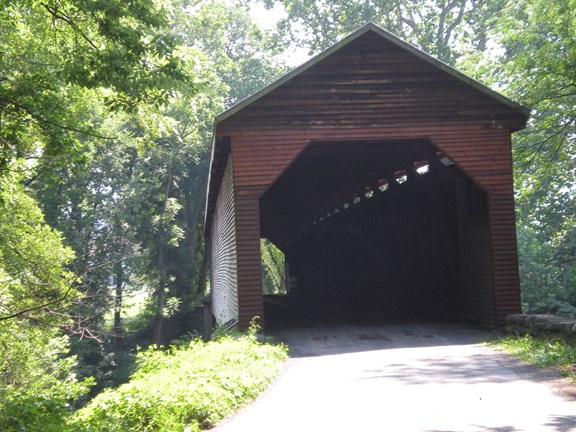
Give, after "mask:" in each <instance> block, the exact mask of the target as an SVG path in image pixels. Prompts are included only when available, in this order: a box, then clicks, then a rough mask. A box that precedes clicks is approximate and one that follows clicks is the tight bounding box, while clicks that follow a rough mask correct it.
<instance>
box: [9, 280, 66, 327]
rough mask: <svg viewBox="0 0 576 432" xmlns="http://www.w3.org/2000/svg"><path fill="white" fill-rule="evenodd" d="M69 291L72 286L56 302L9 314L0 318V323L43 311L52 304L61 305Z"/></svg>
mask: <svg viewBox="0 0 576 432" xmlns="http://www.w3.org/2000/svg"><path fill="white" fill-rule="evenodd" d="M71 290H72V285H70V286H69V287H68V289H67V290H66V292H65V293H64V294H63V295H62V296H61V297H60V298H57V299H56V300H52V301H49V302H47V303H44V304H41V305H38V306H33V307H30V308H28V309H23V310H21V311H18V312H14V313H13V314H10V315H5V316H0V321H7V320H9V319H13V318H17V317H19V316H22V315H26V314H27V313H30V312H34V311H36V310H40V309H45V308H47V307H48V306H52V305H54V304H57V303H61V302H63V301H64V300H66V298H67V297H68V294H70V291H71Z"/></svg>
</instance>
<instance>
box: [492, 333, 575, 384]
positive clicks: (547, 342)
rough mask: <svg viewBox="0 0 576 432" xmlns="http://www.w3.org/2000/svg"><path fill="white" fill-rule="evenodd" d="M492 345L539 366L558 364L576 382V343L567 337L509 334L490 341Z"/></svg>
mask: <svg viewBox="0 0 576 432" xmlns="http://www.w3.org/2000/svg"><path fill="white" fill-rule="evenodd" d="M489 344H490V345H492V346H495V347H497V348H501V349H505V350H506V351H508V352H510V353H511V354H513V355H514V356H516V357H518V358H520V359H522V360H524V361H527V362H529V363H532V364H536V365H539V366H546V367H548V366H556V367H559V368H560V369H561V370H562V372H563V373H564V374H565V375H567V376H569V377H570V378H572V379H573V380H574V381H575V382H576V367H575V365H576V343H575V342H574V341H568V340H565V339H549V338H545V337H535V336H530V335H525V336H509V337H507V338H504V339H499V340H495V341H490V342H489Z"/></svg>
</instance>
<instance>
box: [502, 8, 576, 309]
mask: <svg viewBox="0 0 576 432" xmlns="http://www.w3.org/2000/svg"><path fill="white" fill-rule="evenodd" d="M574 11H576V2H575V1H574V0H561V1H558V2H546V1H540V0H535V1H524V0H523V1H519V2H514V3H511V4H509V5H508V7H507V8H506V9H505V10H504V11H503V12H504V13H503V17H502V20H501V21H500V22H499V25H498V27H497V30H498V35H499V42H500V44H501V45H502V47H503V48H504V51H503V54H502V59H501V62H502V64H504V67H503V69H502V73H501V76H500V83H501V85H502V86H503V87H504V88H505V89H506V91H507V92H508V93H509V94H510V95H511V96H512V97H513V98H515V99H517V100H520V101H521V102H523V103H524V104H525V105H527V106H529V107H530V108H531V109H532V118H531V120H530V123H529V126H528V128H527V129H526V130H525V131H522V132H521V133H518V134H516V139H515V142H514V157H515V162H516V164H515V167H516V190H517V205H518V220H519V223H518V225H519V249H520V263H521V279H522V286H523V295H524V302H525V304H526V309H527V311H536V312H558V311H560V312H562V313H564V314H566V313H568V314H572V315H574V316H576V309H575V308H576V278H575V275H576V259H575V258H574V257H575V256H576V255H575V254H574V252H575V251H576V249H575V245H574V240H573V239H574V238H575V236H576V228H575V223H574V222H575V219H576V199H575V194H574V192H575V191H576V174H575V173H576V147H575V138H576V109H575V108H574V107H575V106H576V72H575V71H576V22H575V17H574Z"/></svg>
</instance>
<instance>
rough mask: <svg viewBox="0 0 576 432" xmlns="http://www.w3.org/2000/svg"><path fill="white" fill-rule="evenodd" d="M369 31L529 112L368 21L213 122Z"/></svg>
mask: <svg viewBox="0 0 576 432" xmlns="http://www.w3.org/2000/svg"><path fill="white" fill-rule="evenodd" d="M369 32H373V33H376V34H378V35H379V36H381V37H382V38H384V39H386V40H387V41H389V42H391V43H393V44H394V45H396V46H398V47H400V48H402V49H403V50H405V51H407V52H409V53H411V54H413V55H415V56H416V57H418V58H420V59H421V60H424V61H426V62H428V63H430V64H431V65H433V66H435V67H437V68H438V69H440V70H442V71H444V72H446V73H448V74H450V75H452V76H453V77H454V78H457V79H459V80H460V81H463V82H464V83H466V84H468V85H470V86H471V87H474V88H475V89H477V90H479V91H481V92H482V93H484V94H486V95H487V96H490V97H492V98H494V99H496V100H497V101H499V102H501V103H503V104H504V105H506V106H508V107H509V108H512V109H514V110H517V111H519V112H520V113H522V114H523V115H524V116H526V117H528V116H529V115H530V110H529V109H528V108H526V107H524V106H522V105H520V104H518V103H516V102H514V101H512V100H511V99H509V98H507V97H506V96H503V95H502V94H500V93H498V92H496V91H494V90H492V89H491V88H490V87H488V86H486V85H484V84H482V83H481V82H480V81H477V80H475V79H474V78H471V77H469V76H468V75H466V74H463V73H462V72H460V71H459V70H457V69H455V68H453V67H452V66H450V65H448V64H446V63H444V62H442V61H440V60H438V59H437V58H435V57H432V56H431V55H430V54H428V53H426V52H424V51H422V50H421V49H419V48H417V47H415V46H414V45H412V44H410V43H408V42H405V41H403V40H402V39H400V38H398V37H397V36H394V35H393V34H392V33H390V32H388V31H386V30H384V29H383V28H382V27H380V26H378V25H376V24H374V23H373V22H370V23H368V24H366V25H364V26H363V27H360V28H359V29H358V30H356V31H355V32H353V33H351V34H349V35H348V36H346V37H345V38H344V39H342V40H341V41H340V42H337V43H336V44H334V45H332V46H331V47H330V48H328V49H326V50H325V51H323V52H321V53H320V54H318V55H317V56H315V57H313V58H312V59H310V60H308V61H307V62H305V63H304V64H302V65H301V66H299V67H297V68H295V69H293V70H292V71H290V72H288V73H287V74H286V75H284V76H282V77H281V78H279V79H278V80H277V81H275V82H273V83H272V84H270V85H269V86H267V87H264V88H263V89H261V90H259V91H257V92H256V93H254V94H253V95H252V96H249V97H247V98H246V99H244V100H242V101H240V102H239V103H237V104H236V105H234V106H232V107H231V108H229V109H228V110H226V111H224V112H222V113H221V114H219V115H218V116H217V117H216V119H215V122H216V124H218V123H220V122H222V121H224V120H226V119H227V118H229V117H231V116H233V115H234V114H236V113H237V112H239V111H241V110H242V109H244V108H246V107H247V106H249V105H251V104H252V103H254V102H255V101H257V100H259V99H260V98H262V97H263V96H266V95H267V94H268V93H270V92H272V91H273V90H275V89H277V88H278V87H280V86H282V85H283V84H285V83H287V82H288V81H290V80H291V79H292V78H294V77H296V76H298V75H300V74H301V73H302V72H304V71H306V70H308V69H310V68H311V67H312V66H314V65H316V64H318V63H319V62H321V61H322V60H324V59H325V58H326V57H328V56H330V55H331V54H333V53H334V52H336V51H338V50H340V49H341V48H343V47H345V46H346V45H348V44H350V43H351V42H353V41H355V40H356V39H358V38H359V37H361V36H363V35H364V34H366V33H369Z"/></svg>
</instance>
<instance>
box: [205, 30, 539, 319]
mask: <svg viewBox="0 0 576 432" xmlns="http://www.w3.org/2000/svg"><path fill="white" fill-rule="evenodd" d="M528 114H529V113H528V111H527V110H526V109H525V108H523V107H521V106H519V105H517V104H516V103H514V102H512V101H510V100H509V99H507V98H505V97H503V96H502V95H500V94H498V93H496V92H494V91H492V90H490V89H489V88H487V87H485V86H484V85H482V84H480V83H478V82H477V81H474V80H473V79H471V78H469V77H467V76H465V75H463V74H462V73H460V72H458V71H457V70H455V69H453V68H451V67H449V66H447V65H446V64H444V63H442V62H440V61H438V60H436V59H434V58H433V57H431V56H429V55H428V54H426V53H424V52H422V51H420V50H418V49H417V48H415V47H413V46H412V45H409V44H407V43H405V42H403V41H402V40H399V39H398V38H396V37H395V36H393V35H391V34H390V33H388V32H386V31H385V30H383V29H381V28H380V27H378V26H376V25H374V24H368V25H366V26H365V27H363V28H361V29H359V30H358V31H356V32H355V33H353V34H351V35H349V36H348V37H346V38H345V39H343V40H342V41H341V42H339V43H338V44H336V45H334V46H333V47H332V48H330V49H328V50H327V51H325V52H323V53H322V54H320V55H318V56H317V57H315V58H313V59H312V60H310V61H308V62H307V63H305V64H304V65H302V66H301V67H299V68H297V69H295V70H294V71H292V72H291V73H289V74H287V75H285V76H284V77H283V78H281V79H280V80H278V81H277V82H275V83H273V84H272V85H270V86H269V87H267V88H264V89H263V90H261V91H260V92H258V93H256V94H254V95H253V96H251V97H250V98H248V99H246V100H245V101H243V102H241V103H240V104H238V105H236V106H234V107H233V108H231V109H229V110H228V111H226V112H224V113H223V114H221V115H220V116H218V117H217V119H216V126H215V136H214V144H213V149H212V161H211V166H210V179H209V186H208V196H207V207H206V234H207V237H206V238H207V245H208V249H209V254H210V259H211V295H212V308H213V314H214V316H215V317H216V319H217V321H218V322H219V323H221V324H224V323H229V322H233V323H237V324H238V326H239V327H240V328H245V327H247V326H248V324H249V322H250V320H251V319H252V317H254V316H260V317H264V320H267V319H270V318H271V317H267V316H265V314H264V301H263V293H262V269H261V261H260V238H261V237H262V238H267V239H269V240H270V241H271V242H273V243H274V244H275V245H276V246H277V247H278V248H279V249H280V250H282V251H283V252H284V254H285V259H286V277H287V280H288V291H289V295H291V296H293V297H295V298H296V297H297V298H300V299H304V300H303V301H305V302H306V303H307V304H309V305H313V307H314V308H316V310H317V311H318V313H319V314H322V313H325V312H326V311H331V312H333V313H334V316H338V313H341V314H344V315H345V314H350V313H355V312H358V313H359V314H360V315H372V316H378V317H381V318H387V317H390V318H407V317H412V318H414V317H416V318H418V316H426V315H429V314H430V313H433V314H436V315H438V316H445V317H460V318H464V319H468V320H471V321H475V322H477V323H479V324H482V325H485V326H489V327H496V326H499V325H500V324H502V323H503V322H504V318H505V316H506V315H507V314H511V313H518V312H520V311H521V304H520V290H519V280H518V264H517V249H516V231H515V216H514V197H513V179H512V156H511V133H512V132H514V131H517V130H519V129H522V128H523V127H525V125H526V121H527V117H528Z"/></svg>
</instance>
